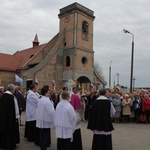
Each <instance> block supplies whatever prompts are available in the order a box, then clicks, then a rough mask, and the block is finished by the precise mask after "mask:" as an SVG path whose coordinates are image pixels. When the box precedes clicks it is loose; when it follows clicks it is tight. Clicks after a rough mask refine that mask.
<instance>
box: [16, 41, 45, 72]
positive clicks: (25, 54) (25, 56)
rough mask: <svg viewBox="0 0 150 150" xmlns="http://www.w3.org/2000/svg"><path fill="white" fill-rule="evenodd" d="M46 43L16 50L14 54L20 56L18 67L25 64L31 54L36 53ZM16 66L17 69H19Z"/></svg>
mask: <svg viewBox="0 0 150 150" xmlns="http://www.w3.org/2000/svg"><path fill="white" fill-rule="evenodd" d="M45 45H46V44H41V45H39V46H35V47H32V48H28V49H25V50H22V51H17V52H16V53H15V54H14V56H17V57H21V58H22V61H21V62H20V65H19V66H18V67H19V68H22V67H23V65H24V64H26V63H27V62H28V61H29V60H30V59H31V58H32V56H34V55H35V54H36V53H38V52H39V51H40V50H41V49H42V48H43V47H44V46H45ZM19 68H18V69H19Z"/></svg>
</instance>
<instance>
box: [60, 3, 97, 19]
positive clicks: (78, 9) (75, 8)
mask: <svg viewBox="0 0 150 150" xmlns="http://www.w3.org/2000/svg"><path fill="white" fill-rule="evenodd" d="M71 12H81V13H84V14H86V15H88V16H90V17H91V18H93V19H95V16H94V11H92V10H90V9H88V8H86V7H85V6H82V5H80V4H79V3H77V2H75V3H73V4H71V5H68V6H66V7H64V8H62V9H60V14H59V15H58V16H59V17H61V16H63V15H64V14H67V13H71Z"/></svg>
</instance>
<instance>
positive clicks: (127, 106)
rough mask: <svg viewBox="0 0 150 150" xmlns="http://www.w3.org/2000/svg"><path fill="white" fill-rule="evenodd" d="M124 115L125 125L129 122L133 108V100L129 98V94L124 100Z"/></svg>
mask: <svg viewBox="0 0 150 150" xmlns="http://www.w3.org/2000/svg"><path fill="white" fill-rule="evenodd" d="M122 106H123V107H122V115H123V123H125V122H126V123H128V122H129V116H130V115H131V106H132V100H131V98H129V95H128V94H125V95H124V98H123V100H122Z"/></svg>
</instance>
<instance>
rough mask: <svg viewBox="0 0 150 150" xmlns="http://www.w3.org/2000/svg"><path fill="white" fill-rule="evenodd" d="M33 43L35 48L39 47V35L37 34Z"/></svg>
mask: <svg viewBox="0 0 150 150" xmlns="http://www.w3.org/2000/svg"><path fill="white" fill-rule="evenodd" d="M32 43H33V47H34V46H38V45H39V43H40V42H39V39H38V35H37V34H36V35H35V38H34V40H33V42H32Z"/></svg>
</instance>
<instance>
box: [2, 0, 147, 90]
mask: <svg viewBox="0 0 150 150" xmlns="http://www.w3.org/2000/svg"><path fill="white" fill-rule="evenodd" d="M77 2H78V3H80V4H81V5H84V6H85V7H88V8H89V9H91V10H93V11H94V15H95V16H96V18H95V21H94V51H95V59H97V60H99V63H100V65H101V66H102V68H103V74H104V76H105V79H106V81H107V83H109V81H108V75H109V65H110V61H111V60H113V61H112V63H111V66H112V85H113V80H114V77H115V74H116V73H119V74H120V84H122V85H127V86H129V82H130V81H129V80H130V66H131V42H132V36H131V35H130V34H125V33H123V29H127V30H129V31H130V32H132V33H133V34H134V36H135V40H134V42H135V49H134V77H135V78H136V83H135V85H136V86H143V87H144V86H148V87H149V86H150V80H149V75H150V71H149V64H150V57H149V51H150V50H149V49H150V9H149V6H150V1H149V0H132V1H131V0H124V1H120V0H113V1H109V0H100V1H99V0H94V1H91V0H87V1H85V0H77ZM71 3H74V1H73V0H65V1H61V0H42V1H41V0H32V1H31V0H26V1H22V0H14V1H12V0H0V18H1V19H0V35H1V36H0V52H3V53H10V54H12V53H15V52H16V51H17V50H22V49H25V48H28V47H31V45H32V41H33V39H34V36H35V34H36V33H38V36H39V40H40V43H45V42H48V41H49V40H50V39H51V38H52V37H53V36H54V35H55V34H57V33H58V32H59V18H58V14H59V9H61V8H63V7H65V6H67V5H69V4H71Z"/></svg>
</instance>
